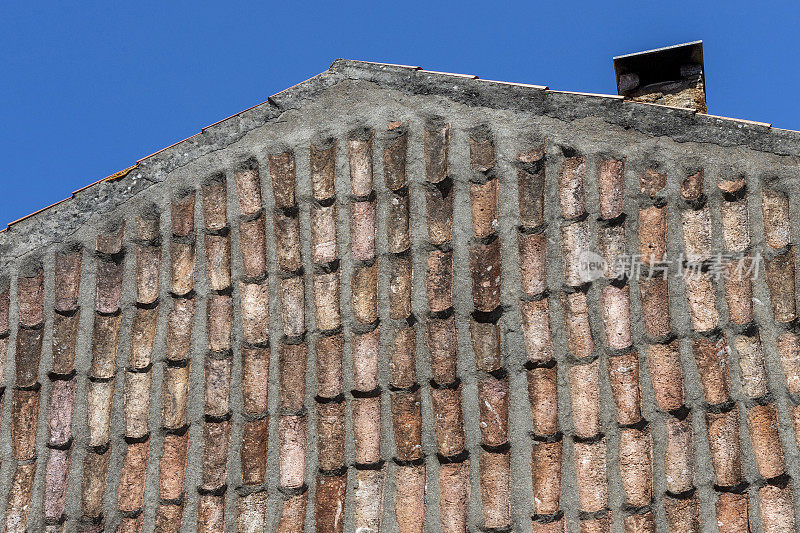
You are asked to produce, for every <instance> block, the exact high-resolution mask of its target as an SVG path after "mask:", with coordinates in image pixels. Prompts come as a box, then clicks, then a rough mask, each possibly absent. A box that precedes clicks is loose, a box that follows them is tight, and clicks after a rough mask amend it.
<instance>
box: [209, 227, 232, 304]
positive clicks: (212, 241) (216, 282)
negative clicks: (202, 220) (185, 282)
mask: <svg viewBox="0 0 800 533" xmlns="http://www.w3.org/2000/svg"><path fill="white" fill-rule="evenodd" d="M205 247H206V271H207V272H208V281H209V286H210V287H211V290H214V291H221V290H224V289H226V288H228V287H229V286H230V284H231V239H230V237H229V236H227V235H225V236H220V235H206V236H205Z"/></svg>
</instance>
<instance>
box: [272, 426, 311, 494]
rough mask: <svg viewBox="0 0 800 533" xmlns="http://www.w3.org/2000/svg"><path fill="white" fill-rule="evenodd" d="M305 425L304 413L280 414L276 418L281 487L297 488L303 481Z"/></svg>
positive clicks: (306, 429)
mask: <svg viewBox="0 0 800 533" xmlns="http://www.w3.org/2000/svg"><path fill="white" fill-rule="evenodd" d="M307 425H308V421H307V419H306V416H305V415H281V416H280V417H279V418H278V438H279V441H280V443H279V445H280V484H281V487H283V488H286V489H299V488H300V487H302V486H303V484H304V482H305V467H306V439H307V431H308V428H307Z"/></svg>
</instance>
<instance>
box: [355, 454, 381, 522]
mask: <svg viewBox="0 0 800 533" xmlns="http://www.w3.org/2000/svg"><path fill="white" fill-rule="evenodd" d="M384 477H385V473H384V471H383V470H382V469H381V470H356V472H355V478H356V479H355V487H354V490H353V492H354V502H353V507H354V512H353V514H354V519H353V527H355V528H356V531H358V530H359V529H366V530H369V529H373V530H375V531H378V530H380V527H381V519H382V517H383V481H384Z"/></svg>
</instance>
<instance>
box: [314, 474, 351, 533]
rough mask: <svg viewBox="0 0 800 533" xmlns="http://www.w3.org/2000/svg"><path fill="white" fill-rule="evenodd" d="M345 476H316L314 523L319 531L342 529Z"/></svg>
mask: <svg viewBox="0 0 800 533" xmlns="http://www.w3.org/2000/svg"><path fill="white" fill-rule="evenodd" d="M346 490H347V476H346V475H343V476H324V475H319V476H317V490H316V493H315V495H314V496H315V498H314V501H315V506H314V523H315V526H316V531H319V532H320V533H341V532H342V531H344V519H345V517H344V512H343V511H344V507H345V492H346Z"/></svg>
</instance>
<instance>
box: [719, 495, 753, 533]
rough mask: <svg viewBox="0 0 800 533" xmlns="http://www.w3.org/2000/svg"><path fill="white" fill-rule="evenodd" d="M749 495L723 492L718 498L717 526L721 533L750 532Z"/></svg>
mask: <svg viewBox="0 0 800 533" xmlns="http://www.w3.org/2000/svg"><path fill="white" fill-rule="evenodd" d="M747 500H748V496H747V494H736V493H733V492H722V493H720V495H719V497H718V498H717V525H718V526H719V531H720V533H727V532H730V533H734V532H738V531H749V530H750V512H749V509H748V503H749V502H748V501H747Z"/></svg>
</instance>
